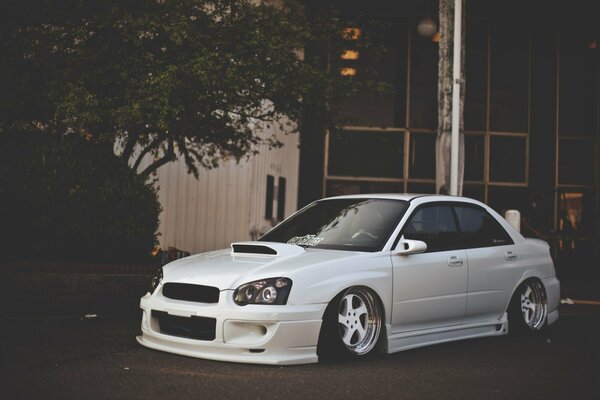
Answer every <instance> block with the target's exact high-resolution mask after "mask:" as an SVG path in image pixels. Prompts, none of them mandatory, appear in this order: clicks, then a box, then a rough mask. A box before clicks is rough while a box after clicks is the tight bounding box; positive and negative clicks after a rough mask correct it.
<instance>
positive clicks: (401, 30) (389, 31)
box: [340, 22, 408, 127]
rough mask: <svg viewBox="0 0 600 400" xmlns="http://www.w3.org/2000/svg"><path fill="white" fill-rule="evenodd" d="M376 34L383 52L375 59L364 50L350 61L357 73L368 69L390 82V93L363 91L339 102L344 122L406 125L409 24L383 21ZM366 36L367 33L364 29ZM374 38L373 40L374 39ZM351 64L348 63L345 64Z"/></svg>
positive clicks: (389, 125)
mask: <svg viewBox="0 0 600 400" xmlns="http://www.w3.org/2000/svg"><path fill="white" fill-rule="evenodd" d="M378 29H381V30H382V32H378V34H377V37H378V38H379V37H381V38H382V40H383V41H384V43H383V46H384V47H385V51H384V52H383V54H381V55H380V57H379V58H376V57H375V56H374V55H373V54H370V53H369V52H368V51H366V50H364V51H361V52H359V58H358V60H356V61H351V63H352V65H351V66H352V67H355V68H356V69H357V74H360V73H362V72H363V71H365V70H366V69H367V68H368V69H372V70H374V71H375V72H376V73H377V77H378V79H380V80H381V81H384V82H386V83H388V84H390V85H391V90H390V92H389V93H385V94H381V95H374V96H370V97H365V95H364V93H360V94H358V95H357V96H356V97H353V98H351V99H347V100H345V101H343V102H342V103H341V104H340V114H341V116H342V119H343V120H345V121H344V123H345V124H350V125H357V126H377V127H404V126H405V125H406V76H407V68H408V61H407V58H408V57H407V52H408V49H407V47H408V27H407V25H406V24H403V23H387V22H386V23H385V24H381V26H379V27H378ZM364 34H365V35H368V34H369V32H364ZM373 40H374V39H373ZM344 66H350V65H344Z"/></svg>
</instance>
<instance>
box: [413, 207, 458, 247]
mask: <svg viewBox="0 0 600 400" xmlns="http://www.w3.org/2000/svg"><path fill="white" fill-rule="evenodd" d="M457 236H458V233H457V229H456V222H455V220H454V214H453V213H452V209H451V208H450V207H448V206H427V207H422V208H420V209H418V210H417V211H416V212H415V213H414V214H413V215H412V216H411V218H410V221H409V222H408V223H407V225H406V227H405V228H404V238H405V239H413V240H422V241H423V242H425V243H427V252H428V253H429V252H434V251H443V250H451V249H453V248H456V244H457V243H456V242H457V239H458V237H457Z"/></svg>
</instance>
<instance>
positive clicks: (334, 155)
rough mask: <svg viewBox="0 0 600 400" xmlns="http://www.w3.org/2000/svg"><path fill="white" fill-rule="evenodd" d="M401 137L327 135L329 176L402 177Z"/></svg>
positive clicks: (384, 135)
mask: <svg viewBox="0 0 600 400" xmlns="http://www.w3.org/2000/svg"><path fill="white" fill-rule="evenodd" d="M403 146H404V134H403V133H399V132H350V131H334V132H331V133H330V135H329V167H328V171H327V172H328V174H329V175H338V176H369V177H385V178H402V176H403V173H402V170H403V159H404V147H403Z"/></svg>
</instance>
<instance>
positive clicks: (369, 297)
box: [337, 287, 382, 355]
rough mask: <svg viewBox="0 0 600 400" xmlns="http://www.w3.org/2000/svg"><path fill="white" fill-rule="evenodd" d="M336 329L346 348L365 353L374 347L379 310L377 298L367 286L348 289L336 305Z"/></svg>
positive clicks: (378, 329) (378, 324) (378, 330)
mask: <svg viewBox="0 0 600 400" xmlns="http://www.w3.org/2000/svg"><path fill="white" fill-rule="evenodd" d="M337 319H338V331H339V335H340V339H341V341H342V343H343V344H344V346H345V347H346V349H347V350H348V351H349V352H351V353H353V354H355V355H362V354H366V353H368V352H369V351H371V350H372V349H373V347H375V345H376V344H377V340H378V339H379V332H380V331H381V321H382V319H381V311H380V308H379V302H378V301H377V298H376V297H375V295H374V294H373V292H372V291H370V290H369V289H367V288H361V287H353V288H350V289H348V290H347V291H346V292H345V293H344V294H343V295H342V298H341V299H340V302H339V306H338V318H337Z"/></svg>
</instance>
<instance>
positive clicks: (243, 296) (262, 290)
mask: <svg viewBox="0 0 600 400" xmlns="http://www.w3.org/2000/svg"><path fill="white" fill-rule="evenodd" d="M291 288H292V281H291V279H288V278H269V279H263V280H260V281H254V282H250V283H245V284H243V285H242V286H240V287H238V288H237V289H235V292H233V299H234V300H235V303H236V304H238V305H240V306H245V305H246V304H278V305H281V304H285V303H286V301H287V298H288V296H289V294H290V289H291Z"/></svg>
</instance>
